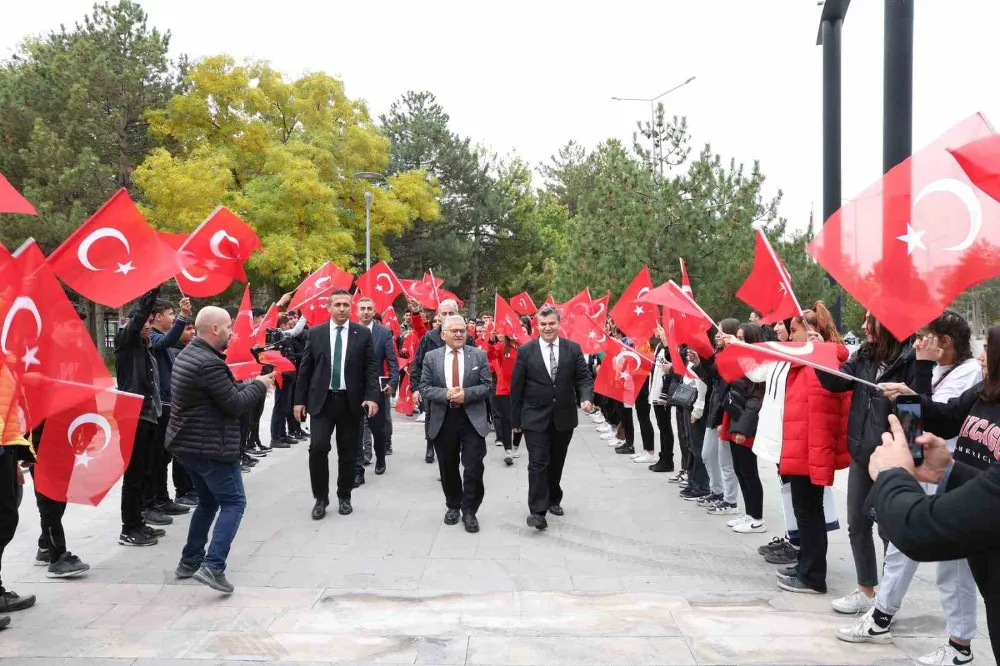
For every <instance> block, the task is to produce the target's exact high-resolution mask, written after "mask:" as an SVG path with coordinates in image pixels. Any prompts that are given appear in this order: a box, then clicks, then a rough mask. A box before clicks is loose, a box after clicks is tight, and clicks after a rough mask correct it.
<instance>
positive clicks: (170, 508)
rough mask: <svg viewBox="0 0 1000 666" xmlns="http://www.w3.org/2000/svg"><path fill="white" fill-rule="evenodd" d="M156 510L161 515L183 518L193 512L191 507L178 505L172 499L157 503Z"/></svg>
mask: <svg viewBox="0 0 1000 666" xmlns="http://www.w3.org/2000/svg"><path fill="white" fill-rule="evenodd" d="M155 508H156V510H157V511H159V512H160V513H163V514H166V515H168V516H183V515H184V514H185V513H187V512H188V511H190V510H191V507H189V506H184V505H183V504H178V503H177V502H175V501H173V500H170V499H165V500H159V501H158V502H157V503H156V507H155Z"/></svg>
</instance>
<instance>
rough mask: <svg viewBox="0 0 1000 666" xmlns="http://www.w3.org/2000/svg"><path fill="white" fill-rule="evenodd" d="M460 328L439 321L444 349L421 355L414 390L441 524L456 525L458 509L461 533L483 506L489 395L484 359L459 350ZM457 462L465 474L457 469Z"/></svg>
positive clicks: (473, 527) (450, 320) (461, 322)
mask: <svg viewBox="0 0 1000 666" xmlns="http://www.w3.org/2000/svg"><path fill="white" fill-rule="evenodd" d="M465 336H466V324H465V319H464V318H462V317H460V316H459V315H452V316H449V317H446V318H445V320H444V321H443V322H441V338H442V339H443V340H444V342H445V346H444V347H441V348H440V349H435V350H433V351H430V352H427V354H425V355H424V358H423V367H422V368H421V372H420V386H419V391H420V395H421V398H422V401H423V404H424V405H425V408H426V410H427V436H428V437H429V438H430V441H431V443H432V444H433V445H434V449H435V451H436V452H437V459H438V468H439V469H440V470H441V488H442V489H443V490H444V499H445V504H446V505H447V506H448V512H447V513H445V516H444V522H445V525H455V524H457V523H458V518H459V510H461V516H462V523H463V524H464V525H465V531H466V532H478V531H479V521H478V520H477V519H476V511H478V510H479V505H480V504H482V503H483V495H484V494H485V492H486V490H485V488H484V487H483V458H485V457H486V435H487V433H489V425H488V424H487V419H486V410H487V399H488V398H489V395H490V391H491V390H492V383H493V375H492V374H491V373H490V366H489V362H488V361H487V360H486V354H485V353H484V352H483V351H482V350H481V349H477V348H475V347H466V346H465ZM459 459H461V462H462V466H463V467H464V469H465V473H464V476H463V474H462V473H461V472H460V471H459V469H458V463H459Z"/></svg>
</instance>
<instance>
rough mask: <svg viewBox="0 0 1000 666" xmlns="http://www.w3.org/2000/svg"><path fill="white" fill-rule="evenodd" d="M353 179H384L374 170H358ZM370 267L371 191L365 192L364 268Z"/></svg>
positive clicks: (372, 181) (381, 180)
mask: <svg viewBox="0 0 1000 666" xmlns="http://www.w3.org/2000/svg"><path fill="white" fill-rule="evenodd" d="M354 179H355V180H367V181H369V182H371V183H379V182H384V181H385V176H383V175H382V174H380V173H375V172H374V171H359V172H358V173H356V174H354ZM371 267H372V193H371V191H370V190H369V191H367V192H365V270H366V271H367V270H369V269H371Z"/></svg>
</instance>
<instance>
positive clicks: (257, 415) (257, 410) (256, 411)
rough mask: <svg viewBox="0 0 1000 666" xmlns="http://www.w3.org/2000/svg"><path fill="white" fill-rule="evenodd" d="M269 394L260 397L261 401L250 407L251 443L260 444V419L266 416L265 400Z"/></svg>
mask: <svg viewBox="0 0 1000 666" xmlns="http://www.w3.org/2000/svg"><path fill="white" fill-rule="evenodd" d="M266 399H267V396H264V397H263V398H261V399H260V402H258V403H257V404H255V405H254V406H253V407H251V408H250V416H249V418H250V443H251V444H253V445H257V444H260V443H261V442H260V419H261V417H262V416H264V400H266Z"/></svg>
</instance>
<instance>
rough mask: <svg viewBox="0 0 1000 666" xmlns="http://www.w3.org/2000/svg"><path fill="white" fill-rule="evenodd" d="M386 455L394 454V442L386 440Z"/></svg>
mask: <svg viewBox="0 0 1000 666" xmlns="http://www.w3.org/2000/svg"><path fill="white" fill-rule="evenodd" d="M385 455H387V456H391V455H392V442H386V443H385Z"/></svg>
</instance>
